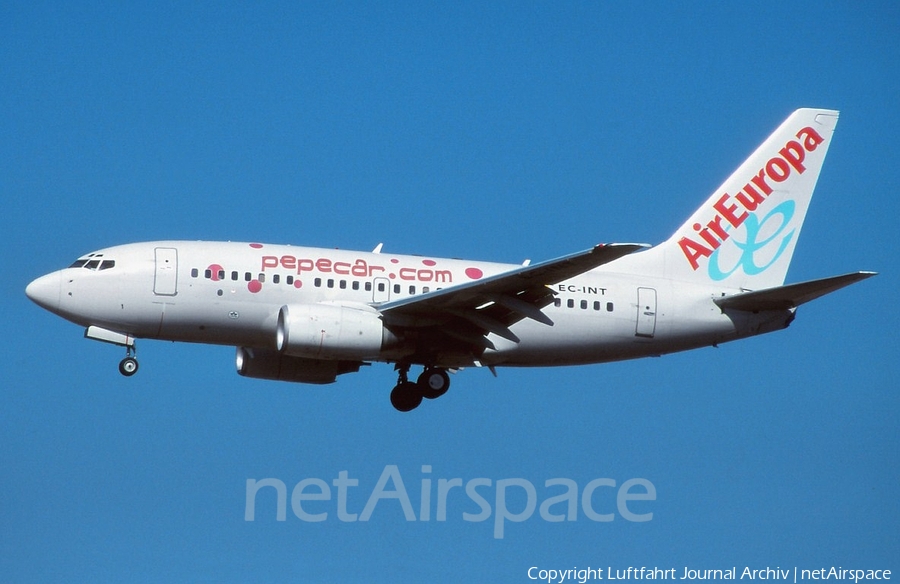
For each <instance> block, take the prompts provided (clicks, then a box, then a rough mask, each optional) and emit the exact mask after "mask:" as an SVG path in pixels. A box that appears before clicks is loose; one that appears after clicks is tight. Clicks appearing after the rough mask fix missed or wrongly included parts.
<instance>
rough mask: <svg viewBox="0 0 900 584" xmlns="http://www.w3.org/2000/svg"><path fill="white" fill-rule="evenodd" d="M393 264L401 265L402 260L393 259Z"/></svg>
mask: <svg viewBox="0 0 900 584" xmlns="http://www.w3.org/2000/svg"><path fill="white" fill-rule="evenodd" d="M391 263H392V264H399V263H400V260H398V259H397V258H391Z"/></svg>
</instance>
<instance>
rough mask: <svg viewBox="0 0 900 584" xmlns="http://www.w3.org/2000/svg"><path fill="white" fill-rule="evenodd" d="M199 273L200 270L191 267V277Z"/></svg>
mask: <svg viewBox="0 0 900 584" xmlns="http://www.w3.org/2000/svg"><path fill="white" fill-rule="evenodd" d="M199 275H200V270H198V269H197V268H193V269H191V278H196V277H197V276H199Z"/></svg>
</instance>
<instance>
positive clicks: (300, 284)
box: [294, 280, 303, 288]
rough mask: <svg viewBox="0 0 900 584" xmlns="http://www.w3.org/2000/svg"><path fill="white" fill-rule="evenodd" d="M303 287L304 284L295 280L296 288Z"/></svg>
mask: <svg viewBox="0 0 900 584" xmlns="http://www.w3.org/2000/svg"><path fill="white" fill-rule="evenodd" d="M302 285H303V282H301V281H300V280H294V288H299V287H300V286H302Z"/></svg>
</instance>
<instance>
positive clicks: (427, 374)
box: [391, 364, 450, 412]
mask: <svg viewBox="0 0 900 584" xmlns="http://www.w3.org/2000/svg"><path fill="white" fill-rule="evenodd" d="M409 367H410V366H409V365H407V364H404V365H398V366H397V370H398V371H399V372H400V373H399V376H398V379H397V385H395V386H394V389H393V390H391V405H392V406H394V409H396V410H397V411H400V412H409V411H411V410H414V409H416V408H417V407H419V404H421V403H422V399H423V398H424V399H435V398H438V397H441V396H442V395H444V394H445V393H447V390H448V389H450V376H449V375H447V370H446V369H442V368H440V367H426V368H425V371H423V372H422V374H421V375H419V378H418V379H417V380H416V382H415V383H413V382H411V381H409V379H408V377H407V376H408V375H409Z"/></svg>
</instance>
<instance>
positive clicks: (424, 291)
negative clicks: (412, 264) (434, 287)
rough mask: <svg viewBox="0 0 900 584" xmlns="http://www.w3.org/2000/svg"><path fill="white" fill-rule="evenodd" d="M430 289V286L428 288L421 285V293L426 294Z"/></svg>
mask: <svg viewBox="0 0 900 584" xmlns="http://www.w3.org/2000/svg"><path fill="white" fill-rule="evenodd" d="M430 290H431V288H429V287H428V286H422V294H428V292H429V291H430Z"/></svg>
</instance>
